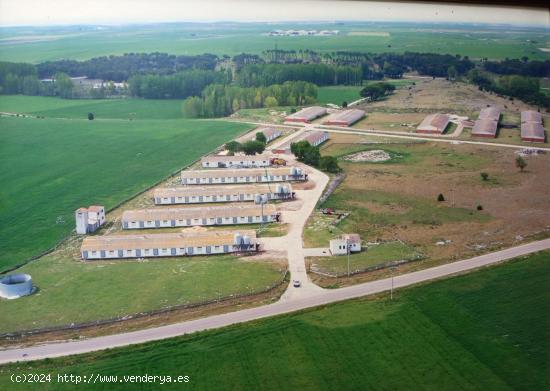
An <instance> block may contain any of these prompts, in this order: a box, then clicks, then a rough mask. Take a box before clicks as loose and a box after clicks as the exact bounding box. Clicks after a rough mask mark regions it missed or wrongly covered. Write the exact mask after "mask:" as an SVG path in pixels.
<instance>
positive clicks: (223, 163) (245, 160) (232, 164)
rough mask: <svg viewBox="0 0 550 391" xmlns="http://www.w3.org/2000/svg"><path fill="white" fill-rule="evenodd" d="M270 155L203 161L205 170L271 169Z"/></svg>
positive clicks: (205, 159)
mask: <svg viewBox="0 0 550 391" xmlns="http://www.w3.org/2000/svg"><path fill="white" fill-rule="evenodd" d="M270 159H271V156H270V155H266V154H263V155H235V156H218V155H214V156H205V157H203V158H202V159H201V164H202V166H203V167H204V168H252V167H269V165H270V163H269V161H270Z"/></svg>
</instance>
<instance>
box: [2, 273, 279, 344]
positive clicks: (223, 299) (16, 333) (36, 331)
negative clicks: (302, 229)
mask: <svg viewBox="0 0 550 391" xmlns="http://www.w3.org/2000/svg"><path fill="white" fill-rule="evenodd" d="M288 273H289V272H288V270H286V271H285V272H284V273H282V278H281V279H280V280H279V281H277V282H276V283H274V284H272V285H270V286H269V287H267V288H265V289H262V290H259V291H255V292H250V293H237V294H234V295H229V296H224V297H221V298H219V299H212V300H205V301H200V302H195V303H188V304H176V305H173V306H169V307H164V308H159V309H155V310H150V311H144V312H138V313H134V314H131V315H124V316H119V317H116V318H109V319H102V320H95V321H90V322H81V323H71V324H69V325H62V326H51V327H42V328H37V329H28V330H21V331H14V332H9V333H2V334H0V338H1V339H10V338H20V337H25V336H31V335H38V334H45V333H50V332H56V331H66V330H83V329H87V328H90V327H96V326H105V325H111V324H115V323H120V322H124V321H126V320H131V319H141V318H146V317H149V316H154V315H161V314H166V313H169V312H174V311H178V310H183V309H191V308H198V307H202V306H206V305H210V304H215V303H223V302H226V301H230V300H234V299H242V298H246V297H252V296H257V295H262V294H265V293H269V292H271V291H273V290H275V289H277V288H279V287H280V286H281V285H283V284H284V283H285V281H287V279H288V278H287V276H288Z"/></svg>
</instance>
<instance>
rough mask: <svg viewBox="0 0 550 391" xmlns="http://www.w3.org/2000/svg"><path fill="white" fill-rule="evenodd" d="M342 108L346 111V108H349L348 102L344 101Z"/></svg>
mask: <svg viewBox="0 0 550 391" xmlns="http://www.w3.org/2000/svg"><path fill="white" fill-rule="evenodd" d="M342 107H343V108H344V109H345V108H346V107H348V102H346V101H343V102H342Z"/></svg>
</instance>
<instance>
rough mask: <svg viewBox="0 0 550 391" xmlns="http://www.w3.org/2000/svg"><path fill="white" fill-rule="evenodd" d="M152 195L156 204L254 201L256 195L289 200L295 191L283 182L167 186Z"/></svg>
mask: <svg viewBox="0 0 550 391" xmlns="http://www.w3.org/2000/svg"><path fill="white" fill-rule="evenodd" d="M153 196H154V201H155V204H157V205H173V204H201V203H208V202H239V201H256V200H257V199H258V197H262V198H265V199H267V200H291V199H293V198H294V197H295V193H294V192H293V191H292V186H291V185H290V183H285V184H277V185H276V186H275V185H264V184H262V185H237V186H179V187H168V188H160V189H156V190H155V192H154V195H153Z"/></svg>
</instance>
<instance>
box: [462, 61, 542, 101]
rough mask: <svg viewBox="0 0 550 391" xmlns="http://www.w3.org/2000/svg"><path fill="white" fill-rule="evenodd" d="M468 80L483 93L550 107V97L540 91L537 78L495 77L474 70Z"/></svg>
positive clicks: (518, 76) (517, 76)
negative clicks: (491, 93) (488, 92)
mask: <svg viewBox="0 0 550 391" xmlns="http://www.w3.org/2000/svg"><path fill="white" fill-rule="evenodd" d="M468 79H469V80H470V82H471V83H473V84H476V85H477V86H478V88H479V89H480V90H482V91H483V90H485V91H490V92H494V93H496V94H499V95H505V96H509V97H510V98H518V99H521V100H522V101H524V102H526V103H531V104H533V105H537V106H541V107H546V108H548V107H550V96H547V95H545V94H544V93H542V92H541V91H540V80H539V79H538V78H536V77H529V76H520V75H506V76H496V77H495V76H493V75H490V74H488V73H487V72H484V71H480V70H478V69H472V70H471V71H470V72H469V74H468Z"/></svg>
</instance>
